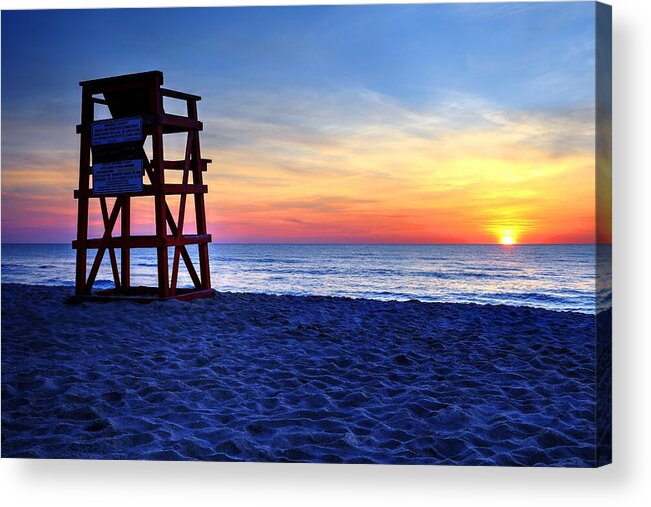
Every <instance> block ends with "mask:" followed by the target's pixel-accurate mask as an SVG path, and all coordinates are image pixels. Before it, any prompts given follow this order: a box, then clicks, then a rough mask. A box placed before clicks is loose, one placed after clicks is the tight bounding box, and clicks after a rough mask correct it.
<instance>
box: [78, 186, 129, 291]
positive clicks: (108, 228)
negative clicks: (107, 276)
mask: <svg viewBox="0 0 651 507" xmlns="http://www.w3.org/2000/svg"><path fill="white" fill-rule="evenodd" d="M102 201H104V207H103V208H102V219H103V220H102V221H103V222H104V235H103V236H102V239H109V238H110V237H111V235H112V234H113V227H114V226H115V222H116V221H117V219H118V213H119V212H120V207H121V205H122V202H121V200H120V199H116V200H115V203H114V204H113V210H111V216H109V217H108V220H105V218H104V211H105V209H106V198H104V197H102V198H100V203H101V202H102ZM106 215H107V216H108V212H107V214H106ZM105 251H106V247H101V248H99V249H98V250H97V254H96V255H95V260H94V261H93V266H92V267H91V269H90V273H89V275H88V280H86V292H90V291H91V289H92V288H93V284H94V283H95V278H96V277H97V273H98V271H99V267H100V265H101V264H102V259H104V252H105Z"/></svg>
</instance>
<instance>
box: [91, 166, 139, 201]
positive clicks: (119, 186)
mask: <svg viewBox="0 0 651 507" xmlns="http://www.w3.org/2000/svg"><path fill="white" fill-rule="evenodd" d="M128 192H142V160H122V161H120V162H107V163H105V164H95V165H93V193H94V194H96V195H97V194H122V193H128Z"/></svg>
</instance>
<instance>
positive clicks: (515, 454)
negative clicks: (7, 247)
mask: <svg viewBox="0 0 651 507" xmlns="http://www.w3.org/2000/svg"><path fill="white" fill-rule="evenodd" d="M70 293H71V289H70V288H63V287H40V286H27V285H15V284H3V285H2V457H40V458H92V459H160V460H215V461H228V460H237V461H283V462H284V461H301V462H327V463H396V464H459V465H514V466H576V467H590V466H595V465H596V461H595V460H596V458H595V454H596V446H595V432H596V429H595V426H596V425H595V389H596V388H595V354H596V350H595V317H594V316H590V315H584V314H578V313H570V312H552V311H547V310H539V309H532V308H517V307H509V306H481V305H465V304H463V305H462V304H437V303H421V302H415V301H414V302H382V301H369V300H361V299H358V300H354V299H345V298H330V297H302V296H271V295H265V294H238V293H218V294H217V296H216V297H215V298H212V299H207V300H198V301H193V302H190V303H181V302H176V301H172V302H165V303H159V302H156V303H151V304H148V305H143V304H138V303H132V302H112V303H82V304H66V302H65V301H66V298H67V296H69V295H70Z"/></svg>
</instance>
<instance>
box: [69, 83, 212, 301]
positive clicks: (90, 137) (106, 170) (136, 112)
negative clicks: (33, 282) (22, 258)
mask: <svg viewBox="0 0 651 507" xmlns="http://www.w3.org/2000/svg"><path fill="white" fill-rule="evenodd" d="M79 84H80V86H81V87H82V102H81V124H80V125H77V133H78V134H81V145H80V146H81V147H80V157H79V189H78V190H75V192H74V195H75V198H76V199H78V216H77V239H76V240H75V241H73V242H72V247H73V248H74V249H76V251H77V262H76V279H75V297H76V298H78V299H124V298H128V299H132V298H134V299H140V300H155V299H170V298H174V299H183V300H188V299H195V298H201V297H210V296H213V295H214V293H215V291H214V290H213V289H211V288H210V266H209V259H208V244H209V243H210V241H211V236H210V234H208V233H207V230H206V212H205V202H204V194H206V193H207V191H208V187H207V186H206V185H204V184H203V175H202V173H203V172H204V171H206V170H207V165H208V163H210V162H211V161H210V160H207V159H202V158H201V149H200V146H199V131H201V130H202V128H203V125H202V123H201V122H200V121H199V120H198V117H197V101H199V100H201V97H199V96H197V95H190V94H188V93H181V92H177V91H173V90H168V89H165V88H163V87H162V85H163V73H162V72H160V71H152V72H143V73H139V74H128V75H123V76H116V77H109V78H104V79H94V80H91V81H82V82H81V83H79ZM164 97H169V98H171V99H177V100H180V101H184V102H185V104H186V110H187V115H185V116H184V115H173V114H167V113H165V111H164V109H163V98H164ZM96 104H101V105H103V106H106V107H108V111H109V113H110V119H107V120H99V121H96V120H95V106H96ZM173 133H187V142H186V144H185V158H184V159H183V160H167V159H166V158H165V156H164V154H163V152H164V149H163V147H164V143H163V140H164V136H165V135H166V134H173ZM148 136H151V152H152V155H151V157H150V156H149V155H148V154H147V153H146V151H145V149H144V143H145V141H146V139H147V137H148ZM91 155H92V164H91ZM166 170H171V171H183V173H182V182H181V183H173V184H170V183H166V182H165V171H166ZM91 176H92V187H91ZM145 176H146V177H147V179H148V180H149V183H148V184H143V179H144V177H145ZM190 176H192V182H190ZM190 194H192V195H193V196H194V199H193V201H194V206H195V218H196V234H185V233H184V221H185V211H186V202H187V198H188V195H190ZM169 195H179V196H180V200H179V210H178V211H179V212H178V217H177V219H176V220H175V219H174V215H173V213H172V210H171V209H170V206H169V203H168V202H167V201H166V197H167V196H169ZM143 196H147V197H152V196H153V197H154V216H155V222H156V234H155V235H144V236H143V235H132V234H131V201H132V199H135V198H138V197H143ZM112 198H113V199H114V200H113V202H112V208H111V210H110V212H109V206H110V205H111V203H110V202H109V199H112ZM90 199H98V200H99V204H100V209H101V215H102V222H103V224H104V232H103V234H102V236H101V237H99V238H88V220H89V201H90ZM118 216H120V224H121V225H120V229H121V230H120V234H119V236H113V229H114V227H115V225H116V222H117V218H118ZM168 227H169V232H168ZM188 245H198V250H199V252H198V258H199V273H198V274H197V271H196V269H195V267H194V265H193V263H192V259H191V257H190V255H189V253H188V249H187V246H188ZM172 247H173V248H174V256H173V262H172V272H171V277H170V272H169V261H168V249H169V248H172ZM134 248H156V250H157V260H158V287H142V286H132V283H131V274H130V271H131V269H130V268H131V250H132V249H134ZM116 249H119V251H120V268H118V262H117V256H116ZM89 250H97V253H96V255H95V257H94V260H93V263H92V266H91V268H90V272H89V273H88V274H87V269H88V266H87V262H88V261H87V257H88V251H89ZM107 250H108V253H109V258H110V264H111V270H112V273H113V281H114V283H115V287H113V288H111V289H105V290H99V291H95V292H93V291H92V288H93V284H94V282H95V278H96V277H97V274H98V271H99V268H100V265H101V263H102V260H103V258H104V254H105V252H106V251H107ZM181 258H182V259H183V262H184V263H185V266H186V268H187V270H188V273H189V275H190V278H191V279H192V282H193V284H194V287H193V288H177V282H178V274H179V264H180V259H181Z"/></svg>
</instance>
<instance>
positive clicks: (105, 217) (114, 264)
mask: <svg viewBox="0 0 651 507" xmlns="http://www.w3.org/2000/svg"><path fill="white" fill-rule="evenodd" d="M118 200H119V198H118V199H116V200H115V204H114V207H115V206H116V205H117V201H118ZM99 204H100V207H101V208H102V220H103V221H104V227H105V228H107V227H109V214H108V209H107V207H106V198H105V197H102V198H100V200H99ZM111 228H112V227H111ZM110 236H111V235H110V234H109V237H110ZM109 257H110V258H111V270H112V271H113V282H114V283H115V288H116V289H119V288H120V273H119V271H118V261H117V258H116V256H115V248H113V247H109Z"/></svg>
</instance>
